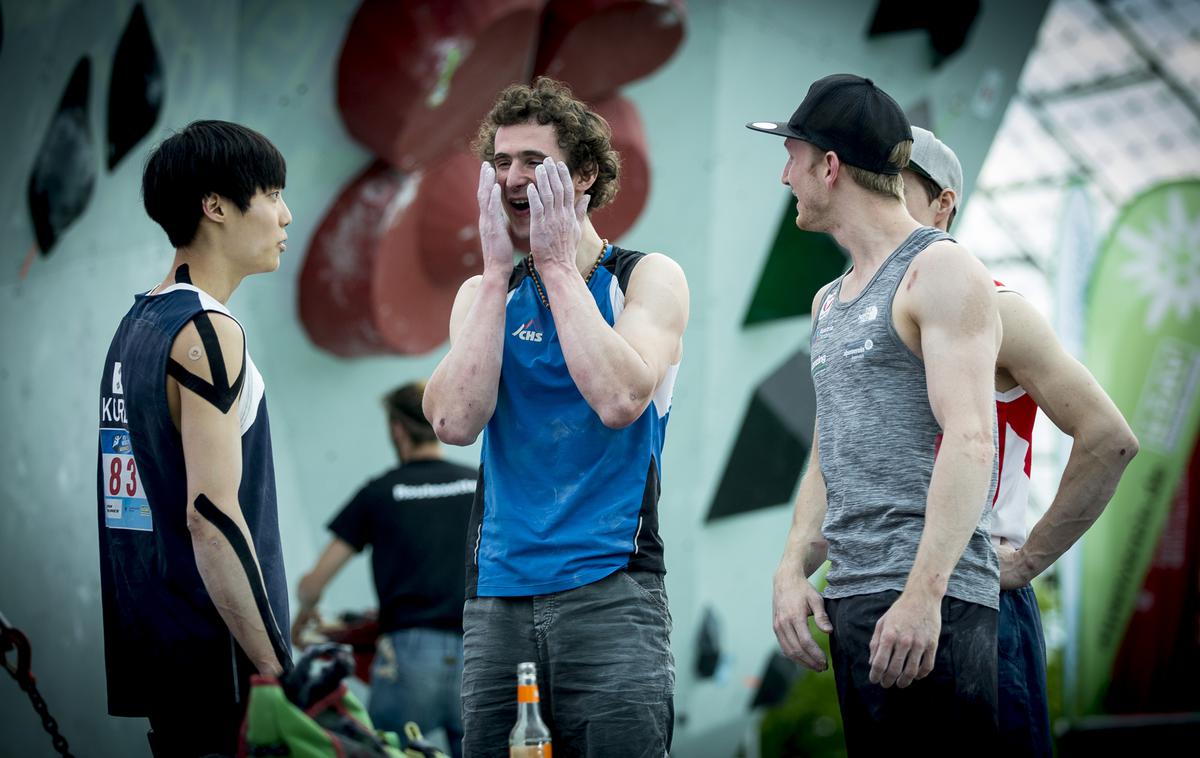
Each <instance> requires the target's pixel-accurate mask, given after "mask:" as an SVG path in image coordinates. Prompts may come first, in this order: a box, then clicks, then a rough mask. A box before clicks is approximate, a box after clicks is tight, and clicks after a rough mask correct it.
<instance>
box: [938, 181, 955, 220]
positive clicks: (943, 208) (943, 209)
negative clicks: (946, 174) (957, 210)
mask: <svg viewBox="0 0 1200 758" xmlns="http://www.w3.org/2000/svg"><path fill="white" fill-rule="evenodd" d="M934 202H935V203H937V209H936V211H935V215H934V221H935V222H936V223H937V224H939V225H940V224H941V222H943V221H945V220H946V219H948V218H950V211H952V210H954V206H955V204H957V203H958V195H957V194H956V193H955V192H954V190H952V189H944V190H942V194H940V195H938V196H937V198H936V199H935V200H934Z"/></svg>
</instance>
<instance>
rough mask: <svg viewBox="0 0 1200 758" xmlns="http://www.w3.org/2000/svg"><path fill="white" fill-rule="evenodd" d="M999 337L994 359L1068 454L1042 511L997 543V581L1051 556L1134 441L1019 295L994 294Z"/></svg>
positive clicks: (1030, 574) (1019, 577)
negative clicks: (1011, 541) (1017, 537)
mask: <svg viewBox="0 0 1200 758" xmlns="http://www.w3.org/2000/svg"><path fill="white" fill-rule="evenodd" d="M998 301H999V306H1000V318H1001V321H1002V322H1003V323H1004V341H1003V344H1002V346H1001V348H1000V357H999V359H998V365H999V366H1000V367H1001V368H1003V369H1005V370H1007V371H1008V372H1009V373H1010V374H1011V375H1012V377H1013V379H1015V380H1016V381H1017V383H1018V384H1020V385H1021V386H1022V387H1024V388H1025V391H1026V392H1028V393H1029V394H1030V395H1031V396H1032V397H1033V399H1034V401H1035V402H1036V403H1037V404H1038V407H1039V408H1041V409H1042V411H1043V412H1045V414H1046V415H1047V416H1049V417H1050V420H1051V421H1053V422H1054V425H1055V426H1057V427H1058V428H1059V429H1060V430H1062V432H1063V433H1064V434H1067V435H1069V436H1070V437H1071V442H1072V444H1071V455H1070V458H1069V459H1068V460H1067V465H1066V468H1065V469H1064V470H1063V475H1062V480H1061V481H1060V482H1059V485H1058V492H1057V493H1056V494H1055V496H1054V500H1053V501H1052V502H1051V503H1050V507H1049V508H1048V509H1047V510H1046V513H1045V514H1044V515H1043V516H1042V518H1041V519H1039V520H1038V522H1037V524H1035V525H1034V527H1033V529H1032V530H1031V531H1030V533H1029V537H1028V538H1027V540H1026V542H1025V544H1024V546H1022V547H1021V549H1020V550H1017V551H1016V552H1015V553H1014V552H1013V551H1012V550H1011V549H1010V550H1003V549H1002V550H1001V551H1000V586H1001V587H1002V588H1004V589H1013V588H1016V587H1023V586H1025V585H1026V584H1028V583H1029V582H1030V581H1032V580H1033V578H1034V577H1036V576H1037V575H1038V574H1040V573H1042V572H1043V571H1045V570H1046V569H1047V568H1048V567H1049V566H1050V565H1051V564H1053V563H1054V561H1056V560H1058V557H1059V556H1061V555H1062V554H1063V553H1064V552H1066V551H1067V549H1068V548H1070V547H1071V545H1073V544H1075V541H1076V540H1077V539H1079V537H1080V535H1082V534H1083V533H1084V532H1085V531H1087V529H1088V527H1090V526H1091V525H1092V523H1093V522H1095V520H1096V519H1097V518H1098V517H1099V516H1100V513H1101V512H1102V511H1103V510H1104V507H1105V506H1106V505H1107V504H1108V501H1109V499H1110V498H1111V497H1112V494H1113V492H1114V491H1115V490H1116V488H1117V482H1118V481H1120V479H1121V474H1122V473H1124V471H1125V467H1126V466H1127V465H1128V464H1129V461H1130V460H1132V459H1133V456H1134V455H1135V454H1137V450H1138V442H1137V438H1136V437H1134V435H1133V431H1132V430H1131V429H1130V428H1129V425H1128V424H1127V423H1126V422H1125V419H1124V417H1123V416H1122V415H1121V412H1120V411H1119V410H1117V407H1116V406H1115V405H1114V404H1113V402H1112V400H1110V399H1109V397H1108V395H1107V394H1106V393H1105V392H1104V389H1103V388H1102V387H1100V385H1099V384H1097V383H1096V380H1095V379H1094V378H1093V377H1092V375H1091V373H1089V372H1088V370H1087V369H1086V368H1084V366H1083V365H1082V364H1081V363H1079V361H1077V360H1075V359H1074V358H1073V357H1071V355H1070V354H1068V353H1067V352H1066V351H1065V350H1064V349H1063V347H1062V345H1061V344H1060V343H1059V341H1058V339H1057V337H1055V335H1054V332H1053V331H1052V330H1051V328H1050V325H1049V324H1048V323H1046V320H1045V319H1044V318H1042V316H1041V314H1039V313H1038V312H1037V310H1036V309H1035V308H1034V307H1033V306H1032V305H1030V304H1029V302H1028V301H1026V300H1025V298H1023V297H1021V296H1020V295H1018V294H1016V293H1011V292H1006V293H1000V295H999V296H998Z"/></svg>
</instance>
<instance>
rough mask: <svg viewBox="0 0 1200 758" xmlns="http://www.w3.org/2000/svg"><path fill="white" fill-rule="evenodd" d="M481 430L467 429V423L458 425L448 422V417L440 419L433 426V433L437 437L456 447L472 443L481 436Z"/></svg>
mask: <svg viewBox="0 0 1200 758" xmlns="http://www.w3.org/2000/svg"><path fill="white" fill-rule="evenodd" d="M479 432H480V430H478V429H474V430H472V429H467V428H466V427H465V425H456V424H450V423H447V421H446V419H444V418H442V419H438V424H437V425H435V426H434V427H433V433H434V434H436V435H437V438H438V439H439V440H441V441H442V442H443V443H445V444H447V445H454V446H456V447H464V446H466V445H470V444H471V443H472V442H474V441H475V440H476V439H478V437H479Z"/></svg>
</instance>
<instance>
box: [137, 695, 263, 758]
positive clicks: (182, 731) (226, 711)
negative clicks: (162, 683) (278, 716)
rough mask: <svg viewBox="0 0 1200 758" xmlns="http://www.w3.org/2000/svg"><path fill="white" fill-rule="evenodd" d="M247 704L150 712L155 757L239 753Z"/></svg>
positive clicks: (205, 757)
mask: <svg viewBox="0 0 1200 758" xmlns="http://www.w3.org/2000/svg"><path fill="white" fill-rule="evenodd" d="M245 713H246V704H245V703H244V702H243V703H230V704H228V705H225V704H221V705H216V704H207V705H204V704H198V705H197V706H196V707H195V708H188V709H178V710H171V711H169V712H163V713H158V714H154V715H152V716H150V732H149V733H148V734H147V735H146V738H147V739H148V740H149V741H150V752H151V753H152V754H153V755H154V758H209V756H221V757H222V758H224V757H225V756H234V755H237V749H238V737H239V735H240V733H241V728H242V718H243V716H245Z"/></svg>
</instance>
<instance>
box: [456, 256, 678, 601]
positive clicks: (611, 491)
mask: <svg viewBox="0 0 1200 758" xmlns="http://www.w3.org/2000/svg"><path fill="white" fill-rule="evenodd" d="M642 257H643V254H642V253H639V252H635V251H632V250H624V249H621V248H619V247H616V246H614V245H610V246H609V248H608V250H607V252H606V255H605V257H604V260H603V262H602V265H601V266H600V267H599V268H597V269H596V272H595V274H594V275H593V276H592V278H591V280H590V281H589V282H588V289H589V291H590V292H591V294H592V297H593V298H594V299H595V302H596V307H597V308H599V309H600V313H601V315H602V316H603V317H604V320H605V321H607V322H608V323H609V324H610V325H611V324H613V323H615V322H616V320H617V317H618V316H620V315H621V311H622V310H623V308H624V305H625V289H626V287H627V285H628V283H629V277H630V275H631V274H632V272H633V268H634V266H636V265H637V263H638V261H640V260H641V258H642ZM504 331H505V335H504V359H503V361H504V362H503V366H502V368H501V371H500V385H499V389H498V392H497V397H496V410H495V412H494V413H493V414H492V418H491V420H490V421H489V422H488V425H487V428H486V429H485V430H484V433H483V452H482V465H481V467H480V474H479V475H480V486H479V487H478V488H477V489H476V496H475V507H474V509H473V513H472V520H471V537H472V538H471V539H470V540H468V545H467V550H468V555H467V595H468V597H475V596H494V597H505V596H509V597H513V596H526V595H539V594H545V593H550V592H560V591H562V590H568V589H572V588H574V587H580V586H583V585H585V584H589V583H591V582H595V581H598V580H600V579H603V578H604V577H606V576H608V575H609V574H611V573H613V572H614V571H617V570H619V569H622V568H630V569H632V570H645V571H653V572H657V573H665V568H664V566H663V549H662V540H661V539H660V537H659V534H658V495H659V480H660V475H661V471H662V463H661V455H662V448H663V437H664V435H665V434H666V429H667V419H668V417H669V415H670V410H671V394H672V391H673V389H674V384H675V376H676V373H677V372H678V368H679V367H678V365H675V366H672V367H671V368H670V369H669V370H668V372H667V375H666V377H665V378H664V379H663V381H662V383H661V384H660V386H659V387H658V388H657V390H656V391H655V394H654V398H653V401H652V402H651V403H650V405H649V406H648V407H647V408H646V410H645V412H644V413H642V415H641V417H640V418H638V420H637V421H635V422H634V423H633V424H631V425H629V426H628V427H626V428H624V429H609V428H608V427H606V426H605V425H604V424H603V423H601V421H600V417H599V416H598V415H597V414H596V412H595V411H594V410H592V408H591V406H589V405H588V404H587V401H586V400H584V398H583V395H581V394H580V392H579V390H578V388H577V387H576V386H575V382H574V380H573V379H572V378H571V375H570V373H569V372H568V371H567V364H566V361H565V359H564V358H563V353H562V347H561V345H560V344H559V341H558V332H557V330H556V329H555V326H554V319H553V318H552V317H551V314H550V311H549V310H547V309H546V307H545V306H544V305H543V304H542V302H541V299H540V297H539V296H538V292H537V289H536V288H535V286H534V282H533V279H532V277H531V275H530V273H529V270H528V267H527V265H526V263H525V262H522V263H521V264H520V265H518V266H517V267H516V269H515V270H514V271H513V276H512V278H511V280H510V282H509V295H508V305H507V308H506V311H505V330H504Z"/></svg>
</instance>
